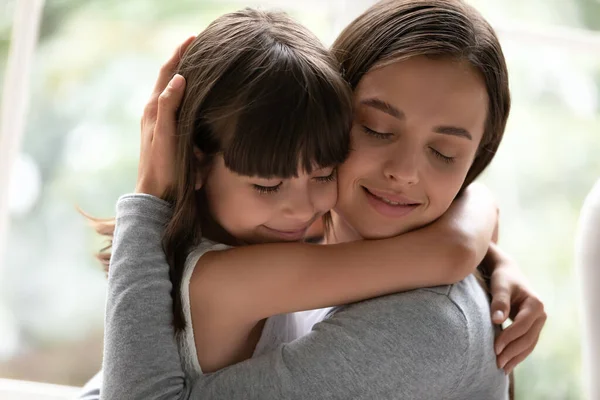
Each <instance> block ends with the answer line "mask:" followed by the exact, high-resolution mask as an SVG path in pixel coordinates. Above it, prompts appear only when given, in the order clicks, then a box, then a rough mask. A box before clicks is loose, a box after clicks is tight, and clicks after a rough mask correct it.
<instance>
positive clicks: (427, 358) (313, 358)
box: [192, 290, 469, 400]
mask: <svg viewBox="0 0 600 400" xmlns="http://www.w3.org/2000/svg"><path fill="white" fill-rule="evenodd" d="M468 352H469V338H468V329H467V325H466V319H465V317H464V315H463V314H462V312H461V311H460V310H459V309H458V307H456V306H455V305H454V303H452V302H451V301H450V300H449V299H448V297H446V296H443V295H440V294H438V293H435V292H429V291H426V290H420V291H413V292H408V293H403V294H398V295H393V296H387V297H382V298H378V299H374V300H370V301H367V302H362V303H357V304H355V305H352V306H350V307H348V308H346V309H344V310H343V311H341V312H338V313H337V314H335V315H334V316H333V317H332V318H330V319H328V320H325V321H323V322H321V323H319V324H317V325H315V328H314V330H313V332H311V333H310V334H309V335H307V336H305V337H303V338H300V339H298V340H296V341H294V342H292V343H289V344H286V345H282V346H280V348H279V349H278V350H277V351H275V352H271V353H268V354H265V355H264V356H261V357H258V358H254V359H251V360H247V361H245V362H243V363H240V364H236V365H234V366H231V367H228V368H226V369H223V370H221V371H218V372H216V373H213V374H210V375H208V376H205V377H203V378H202V379H201V380H198V381H196V382H195V383H194V387H193V389H192V398H194V399H202V398H210V399H237V398H240V399H241V398H243V399H261V400H270V399H273V400H275V399H299V400H302V399H307V400H314V399H365V400H367V399H391V398H402V399H434V398H453V397H454V396H453V392H454V391H455V390H458V389H459V386H460V381H461V379H462V376H463V374H464V371H465V369H466V367H467V357H468Z"/></svg>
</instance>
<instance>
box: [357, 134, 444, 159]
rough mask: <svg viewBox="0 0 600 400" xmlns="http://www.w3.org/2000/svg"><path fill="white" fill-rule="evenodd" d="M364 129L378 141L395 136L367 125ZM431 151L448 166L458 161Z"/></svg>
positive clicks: (430, 148)
mask: <svg viewBox="0 0 600 400" xmlns="http://www.w3.org/2000/svg"><path fill="white" fill-rule="evenodd" d="M362 129H363V131H365V133H366V134H367V135H369V136H372V137H374V138H377V139H389V138H391V137H392V136H393V135H394V134H393V133H383V132H377V131H375V130H373V129H371V128H369V127H368V126H365V125H362ZM429 150H430V151H431V153H432V154H433V155H434V156H435V157H436V158H437V159H439V160H440V161H442V162H444V163H446V164H452V163H453V162H454V160H455V159H456V157H450V156H447V155H445V154H443V153H441V152H440V151H438V150H436V149H435V148H433V147H431V146H430V147H429Z"/></svg>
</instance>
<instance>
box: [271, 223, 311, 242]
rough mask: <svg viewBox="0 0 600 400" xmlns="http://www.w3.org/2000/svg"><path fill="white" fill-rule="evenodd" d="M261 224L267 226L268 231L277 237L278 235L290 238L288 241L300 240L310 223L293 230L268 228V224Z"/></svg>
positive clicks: (286, 238)
mask: <svg viewBox="0 0 600 400" xmlns="http://www.w3.org/2000/svg"><path fill="white" fill-rule="evenodd" d="M263 226H264V227H265V228H267V229H268V230H269V231H271V232H272V233H274V234H275V235H276V236H277V237H280V238H282V239H285V240H290V241H296V240H302V239H303V238H304V236H305V235H306V231H307V230H308V228H309V227H310V225H308V226H305V227H303V228H301V229H296V230H293V231H280V230H278V229H273V228H269V227H268V226H265V225H263Z"/></svg>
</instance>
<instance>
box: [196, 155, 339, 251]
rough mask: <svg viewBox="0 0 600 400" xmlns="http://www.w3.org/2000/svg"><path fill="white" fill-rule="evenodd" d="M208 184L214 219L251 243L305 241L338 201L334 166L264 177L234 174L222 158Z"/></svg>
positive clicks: (215, 162)
mask: <svg viewBox="0 0 600 400" xmlns="http://www.w3.org/2000/svg"><path fill="white" fill-rule="evenodd" d="M205 188H206V197H207V201H208V207H209V211H210V213H211V215H212V217H213V218H214V219H215V220H216V221H217V222H218V223H219V225H220V226H221V227H223V228H224V229H225V230H226V231H227V232H228V233H229V234H230V235H232V236H234V237H235V238H237V239H238V240H241V241H243V242H246V243H249V244H250V243H267V242H282V241H297V240H301V239H302V238H303V237H304V236H305V234H306V232H307V230H308V228H309V227H310V225H311V224H312V223H313V222H315V221H316V220H317V219H319V218H320V217H321V216H323V214H325V213H326V212H327V211H329V210H330V209H332V208H333V206H334V205H335V203H336V200H337V186H336V172H335V170H334V169H333V168H325V169H319V170H315V171H313V172H312V173H311V174H306V173H299V175H298V177H297V178H290V179H278V178H273V179H264V178H259V177H248V176H242V175H238V174H236V173H235V172H232V171H231V170H230V169H228V168H227V167H226V166H225V161H224V160H223V157H222V156H216V157H215V160H214V163H213V166H212V169H211V171H210V173H209V174H208V176H207V178H206V184H205Z"/></svg>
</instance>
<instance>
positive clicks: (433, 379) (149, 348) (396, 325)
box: [101, 195, 469, 400]
mask: <svg viewBox="0 0 600 400" xmlns="http://www.w3.org/2000/svg"><path fill="white" fill-rule="evenodd" d="M169 215H170V209H169V207H168V205H166V203H163V202H161V201H160V200H158V199H155V198H152V197H150V196H139V195H135V196H126V197H123V198H121V199H120V200H119V203H118V205H117V230H116V232H115V239H114V243H113V256H112V260H111V269H110V273H109V292H108V298H107V306H106V327H105V351H104V362H103V367H104V382H103V386H102V392H101V394H102V398H105V399H111V400H113V399H149V400H151V399H227V400H229V399H238V398H239V399H242V398H243V399H261V400H269V399H277V400H279V399H284V398H293V399H299V400H302V399H310V400H314V399H349V398H353V399H374V398H411V399H413V398H414V399H421V398H422V399H431V398H442V397H446V395H449V394H450V393H449V392H451V391H452V388H455V387H457V386H458V385H459V382H460V379H461V377H462V373H463V371H464V369H465V364H466V357H467V353H468V343H469V340H468V333H467V332H468V330H467V326H466V321H465V319H464V316H463V315H462V313H461V312H460V310H458V308H457V307H456V306H455V305H454V304H453V303H451V302H450V300H449V299H448V298H447V297H446V296H443V295H440V294H438V293H433V292H429V291H427V290H418V291H412V292H407V293H402V294H397V295H393V296H386V297H381V298H378V299H373V300H370V301H366V302H362V303H357V304H354V305H351V306H348V307H345V308H344V309H343V310H341V311H339V312H338V313H336V314H335V315H334V316H333V317H332V318H330V319H328V320H326V321H323V322H322V323H320V324H317V325H315V328H314V330H313V331H312V332H311V333H310V334H308V335H307V336H305V337H303V338H301V339H298V340H296V341H294V342H292V343H289V344H286V345H283V346H281V347H279V348H278V350H276V351H273V352H270V353H268V354H265V355H263V356H261V357H257V358H253V359H251V360H247V361H245V362H243V363H240V364H236V365H233V366H231V367H228V368H225V369H223V370H220V371H218V372H216V373H212V374H206V375H202V376H200V377H199V378H198V379H197V380H195V381H194V382H190V381H188V380H186V378H185V376H184V373H183V370H182V367H181V362H180V359H179V353H178V349H177V344H176V342H175V339H174V336H173V329H172V325H171V316H172V310H171V306H172V300H171V295H170V291H171V283H170V280H169V276H168V265H167V263H166V260H165V256H164V253H163V251H162V247H161V244H160V237H161V234H162V230H163V228H164V224H165V222H166V221H167V219H168V216H169Z"/></svg>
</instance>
